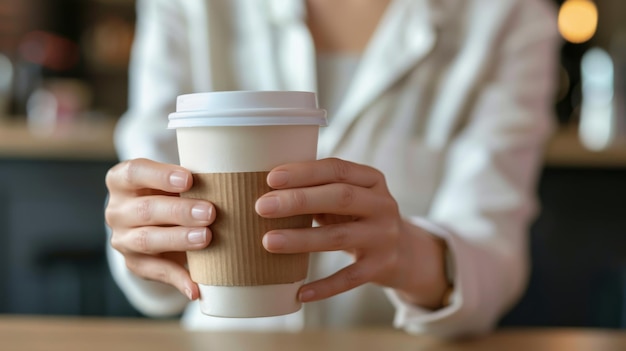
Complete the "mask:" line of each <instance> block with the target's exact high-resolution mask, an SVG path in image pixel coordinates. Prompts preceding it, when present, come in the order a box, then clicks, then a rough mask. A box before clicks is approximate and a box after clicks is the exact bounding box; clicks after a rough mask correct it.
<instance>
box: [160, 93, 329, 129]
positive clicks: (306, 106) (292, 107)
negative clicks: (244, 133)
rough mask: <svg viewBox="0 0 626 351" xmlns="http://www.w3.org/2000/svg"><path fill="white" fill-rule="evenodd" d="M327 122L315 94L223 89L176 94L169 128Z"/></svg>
mask: <svg viewBox="0 0 626 351" xmlns="http://www.w3.org/2000/svg"><path fill="white" fill-rule="evenodd" d="M327 124H328V121H327V119H326V111H325V110H323V109H320V108H318V106H317V98H316V96H315V93H311V92H303V91H222V92H210V93H197V94H187V95H180V96H178V98H177V99H176V112H174V113H171V114H170V115H169V124H168V128H169V129H175V128H186V127H213V126H265V125H319V126H326V125H327Z"/></svg>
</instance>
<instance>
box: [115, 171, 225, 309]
mask: <svg viewBox="0 0 626 351" xmlns="http://www.w3.org/2000/svg"><path fill="white" fill-rule="evenodd" d="M192 182H193V178H192V176H191V173H190V172H189V171H188V170H186V169H185V168H183V167H180V166H176V165H170V164H164V163H158V162H154V161H150V160H147V159H135V160H130V161H124V162H122V163H119V164H117V165H115V166H114V167H113V168H111V169H110V170H109V172H108V173H107V176H106V185H107V188H108V190H109V202H108V204H107V207H106V211H105V217H106V222H107V224H108V225H109V226H110V227H111V229H112V232H113V234H112V236H111V246H112V247H113V248H114V249H116V250H117V251H119V252H120V253H121V254H122V255H123V256H124V258H125V260H126V266H127V267H128V269H129V270H130V271H131V272H133V273H134V274H135V275H137V276H139V277H142V278H145V279H149V280H155V281H160V282H163V283H166V284H170V285H172V286H174V287H176V288H177V289H178V290H180V291H181V292H182V293H183V294H185V295H186V296H187V297H188V298H189V299H190V300H195V299H196V298H198V297H199V290H198V286H197V284H196V283H194V282H193V281H192V280H191V277H190V275H189V271H188V270H187V268H186V264H187V258H186V254H185V251H190V250H199V249H203V248H205V247H206V246H207V245H208V244H209V242H210V241H211V231H210V230H209V228H208V226H209V225H210V224H211V223H213V220H214V219H215V210H214V207H213V205H212V204H211V203H209V202H207V201H202V200H194V199H185V198H181V197H179V194H180V193H181V192H184V191H187V190H189V188H190V187H191V185H192Z"/></svg>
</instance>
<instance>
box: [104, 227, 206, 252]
mask: <svg viewBox="0 0 626 351" xmlns="http://www.w3.org/2000/svg"><path fill="white" fill-rule="evenodd" d="M210 241H211V231H210V230H209V229H208V228H206V227H201V228H185V227H141V228H135V229H132V230H130V231H129V232H128V233H126V234H124V235H114V236H112V237H111V246H113V248H114V249H116V250H118V251H120V252H135V253H142V254H150V255H153V254H160V253H163V252H171V251H191V250H199V249H202V248H205V247H206V246H207V245H208V244H209V242H210Z"/></svg>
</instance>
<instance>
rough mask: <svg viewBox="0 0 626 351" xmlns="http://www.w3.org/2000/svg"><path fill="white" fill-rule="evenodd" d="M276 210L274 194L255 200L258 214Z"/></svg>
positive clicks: (276, 200)
mask: <svg viewBox="0 0 626 351" xmlns="http://www.w3.org/2000/svg"><path fill="white" fill-rule="evenodd" d="M276 210H278V198H277V197H276V196H266V197H262V198H260V199H259V200H258V201H257V202H256V211H257V212H258V213H259V214H260V215H267V214H271V213H273V212H276Z"/></svg>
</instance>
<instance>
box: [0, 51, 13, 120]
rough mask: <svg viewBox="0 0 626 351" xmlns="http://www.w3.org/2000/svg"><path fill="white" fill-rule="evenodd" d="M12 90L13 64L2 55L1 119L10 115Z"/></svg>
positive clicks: (0, 69) (0, 78) (0, 70)
mask: <svg viewBox="0 0 626 351" xmlns="http://www.w3.org/2000/svg"><path fill="white" fill-rule="evenodd" d="M12 90H13V63H12V62H11V60H10V59H9V58H8V57H7V56H6V55H3V54H1V53H0V118H4V117H5V116H7V115H8V114H9V113H10V111H9V109H10V103H11V95H12Z"/></svg>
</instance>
